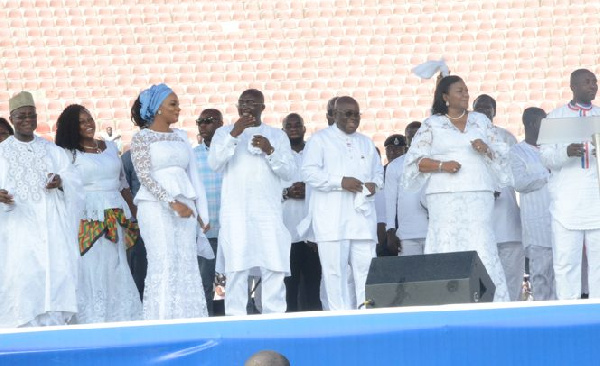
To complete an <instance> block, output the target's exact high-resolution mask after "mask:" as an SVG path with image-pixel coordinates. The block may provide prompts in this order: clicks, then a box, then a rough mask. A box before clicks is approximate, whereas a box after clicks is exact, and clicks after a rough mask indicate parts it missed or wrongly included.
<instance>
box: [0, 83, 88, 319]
mask: <svg viewBox="0 0 600 366" xmlns="http://www.w3.org/2000/svg"><path fill="white" fill-rule="evenodd" d="M9 105H10V110H11V113H10V121H11V123H12V124H13V125H14V127H15V135H14V136H11V137H9V138H8V139H7V140H6V141H4V142H3V143H2V144H0V202H1V203H0V253H2V255H0V299H1V300H0V328H4V327H29V326H48V325H64V324H66V323H67V321H68V320H69V319H70V318H71V317H72V316H73V314H75V313H76V312H77V298H76V285H77V272H78V271H77V266H78V263H79V255H78V243H77V224H78V221H79V215H78V210H79V208H80V207H82V206H81V205H82V200H83V196H82V192H83V190H82V188H81V181H80V179H79V176H78V175H77V172H76V171H75V170H74V168H73V166H72V164H71V161H70V160H69V158H68V157H67V154H66V153H65V151H64V150H63V149H61V148H59V147H57V146H56V145H54V144H53V143H51V142H48V141H46V140H44V139H41V138H39V137H37V136H35V135H34V133H33V132H34V131H35V129H36V127H37V114H36V109H35V105H34V102H33V97H32V96H31V94H30V93H28V92H21V93H19V94H17V95H16V96H15V97H13V98H12V99H11V100H10V103H9ZM51 174H54V175H51Z"/></svg>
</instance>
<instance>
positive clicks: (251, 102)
mask: <svg viewBox="0 0 600 366" xmlns="http://www.w3.org/2000/svg"><path fill="white" fill-rule="evenodd" d="M244 105H245V106H247V107H250V108H254V107H256V106H261V105H263V103H261V102H256V101H254V100H251V99H248V100H238V104H237V107H238V108H240V107H241V106H244Z"/></svg>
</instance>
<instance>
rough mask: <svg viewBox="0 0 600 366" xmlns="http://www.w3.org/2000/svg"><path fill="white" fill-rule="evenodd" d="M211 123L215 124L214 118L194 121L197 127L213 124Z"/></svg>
mask: <svg viewBox="0 0 600 366" xmlns="http://www.w3.org/2000/svg"><path fill="white" fill-rule="evenodd" d="M213 122H217V119H216V118H215V117H204V118H198V119H197V120H196V124H197V125H204V124H206V125H207V124H209V123H213Z"/></svg>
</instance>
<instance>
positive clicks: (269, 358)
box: [244, 350, 290, 366]
mask: <svg viewBox="0 0 600 366" xmlns="http://www.w3.org/2000/svg"><path fill="white" fill-rule="evenodd" d="M244 366H290V361H289V360H288V359H287V358H286V357H285V356H284V355H282V354H281V353H278V352H275V351H269V350H263V351H259V352H256V353H255V354H253V355H252V356H250V358H249V359H247V360H246V362H244Z"/></svg>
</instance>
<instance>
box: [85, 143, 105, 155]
mask: <svg viewBox="0 0 600 366" xmlns="http://www.w3.org/2000/svg"><path fill="white" fill-rule="evenodd" d="M94 143H96V146H86V145H81V146H83V148H84V149H89V150H95V151H96V154H100V153H101V152H102V150H100V145H98V141H96V140H94Z"/></svg>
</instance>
